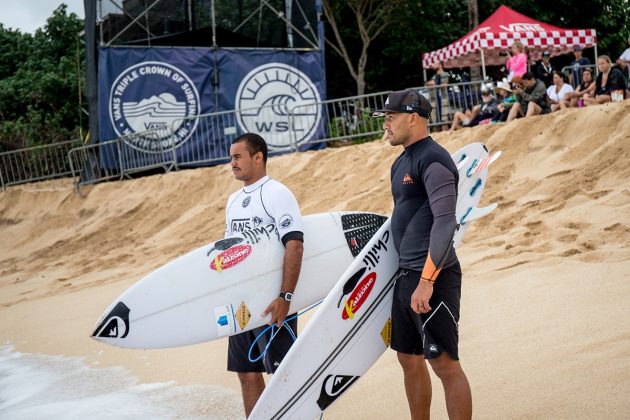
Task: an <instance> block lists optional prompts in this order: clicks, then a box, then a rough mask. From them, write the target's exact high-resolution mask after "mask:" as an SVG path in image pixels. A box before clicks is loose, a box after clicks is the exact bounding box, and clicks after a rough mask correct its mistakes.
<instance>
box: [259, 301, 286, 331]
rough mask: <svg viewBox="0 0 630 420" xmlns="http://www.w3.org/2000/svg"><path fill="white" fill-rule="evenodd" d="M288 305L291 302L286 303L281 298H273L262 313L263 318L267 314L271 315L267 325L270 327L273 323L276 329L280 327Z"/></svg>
mask: <svg viewBox="0 0 630 420" xmlns="http://www.w3.org/2000/svg"><path fill="white" fill-rule="evenodd" d="M290 304H291V302H289V301H286V300H284V299H283V298H281V297H277V298H275V299H274V300H273V301H272V302H271V303H270V304H269V306H267V309H265V311H264V312H263V313H262V316H263V317H265V316H267V314H271V319H270V320H269V322H268V323H267V324H268V325H271V324H273V323H275V324H276V325H277V326H278V328H280V327H282V323H283V322H284V320H285V318H286V317H287V314H288V313H289V305H290Z"/></svg>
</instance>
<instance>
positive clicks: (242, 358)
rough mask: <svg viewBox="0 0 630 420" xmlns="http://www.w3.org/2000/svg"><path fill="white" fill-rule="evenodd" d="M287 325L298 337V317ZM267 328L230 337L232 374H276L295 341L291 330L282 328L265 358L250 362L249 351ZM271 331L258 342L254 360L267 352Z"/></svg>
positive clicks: (229, 365)
mask: <svg viewBox="0 0 630 420" xmlns="http://www.w3.org/2000/svg"><path fill="white" fill-rule="evenodd" d="M293 315H295V314H293ZM293 315H288V316H287V318H291V317H292V316H293ZM287 324H288V325H289V326H290V327H291V329H292V330H293V333H294V334H295V336H296V337H297V317H296V318H293V319H292V320H291V321H289V322H287ZM265 328H267V325H263V326H261V327H258V328H255V329H253V330H250V331H245V332H244V333H240V334H237V335H233V336H230V337H229V344H228V363H227V370H229V371H230V372H241V373H244V372H267V373H274V372H275V371H276V369H277V368H278V366H279V365H280V362H282V359H283V358H284V356H285V355H286V354H287V353H288V352H289V349H290V348H291V346H292V345H293V341H294V340H293V337H292V336H291V333H290V332H289V330H287V328H286V327H282V328H281V329H280V331H279V332H278V334H276V336H275V337H274V338H273V341H272V342H271V345H270V346H269V348H268V349H267V353H265V356H264V357H263V358H261V359H260V360H258V361H256V362H250V361H249V349H250V347H251V346H252V343H253V342H254V340H256V337H258V335H259V334H260V333H262V331H263V330H264V329H265ZM271 331H272V330H271V329H269V330H268V331H267V332H266V333H265V334H264V335H263V336H262V337H261V338H259V339H258V341H257V342H256V345H255V346H254V348H253V349H252V352H251V353H252V354H251V358H252V360H256V359H258V358H259V356H260V354H261V353H262V352H263V351H264V350H265V347H266V346H267V343H268V342H269V339H270V338H271ZM273 331H274V333H275V332H276V331H277V327H276V328H274V330H273Z"/></svg>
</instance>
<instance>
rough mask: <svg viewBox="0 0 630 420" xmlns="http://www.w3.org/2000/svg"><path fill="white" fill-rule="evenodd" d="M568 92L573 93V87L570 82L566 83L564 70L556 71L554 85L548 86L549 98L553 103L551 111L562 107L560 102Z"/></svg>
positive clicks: (551, 103) (550, 102)
mask: <svg viewBox="0 0 630 420" xmlns="http://www.w3.org/2000/svg"><path fill="white" fill-rule="evenodd" d="M582 77H584V76H582ZM568 93H573V87H572V86H571V85H570V84H568V83H564V74H562V72H559V71H554V72H553V85H551V86H549V87H548V88H547V100H548V101H549V104H550V105H551V112H554V111H557V110H559V109H561V107H560V103H561V102H562V101H563V100H564V97H565V95H566V94H568Z"/></svg>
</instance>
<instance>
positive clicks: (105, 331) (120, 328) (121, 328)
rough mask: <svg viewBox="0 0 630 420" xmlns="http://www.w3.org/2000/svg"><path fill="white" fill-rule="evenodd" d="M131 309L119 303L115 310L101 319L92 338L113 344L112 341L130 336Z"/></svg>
mask: <svg viewBox="0 0 630 420" xmlns="http://www.w3.org/2000/svg"><path fill="white" fill-rule="evenodd" d="M129 312H130V309H129V308H128V307H127V305H125V304H124V303H123V302H118V303H117V304H116V305H115V306H114V308H113V309H112V310H111V311H109V312H107V311H105V314H106V315H104V316H102V317H101V319H100V322H98V323H97V327H96V329H95V330H94V332H93V333H92V338H94V339H95V340H99V341H104V342H109V343H111V341H110V340H111V339H117V338H118V339H123V338H125V337H127V334H129Z"/></svg>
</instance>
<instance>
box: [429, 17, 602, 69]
mask: <svg viewBox="0 0 630 420" xmlns="http://www.w3.org/2000/svg"><path fill="white" fill-rule="evenodd" d="M516 40H520V41H521V42H522V43H523V45H525V48H526V50H527V52H528V55H529V58H530V59H534V60H538V59H540V57H541V55H542V52H543V51H549V53H550V55H551V56H552V57H553V56H555V55H560V54H566V53H569V52H571V51H572V50H573V47H574V46H576V45H579V46H582V48H589V47H592V46H594V45H596V44H597V35H596V33H595V29H564V28H559V27H557V26H553V25H549V24H547V23H543V22H539V21H537V20H535V19H532V18H529V17H527V16H525V15H522V14H520V13H518V12H515V11H514V10H512V9H510V8H509V7H507V6H501V7H499V8H498V9H497V10H496V11H495V12H494V13H493V14H492V15H491V16H490V17H489V18H488V19H486V20H485V21H483V23H481V24H480V25H479V26H478V27H477V28H475V29H474V30H472V31H470V32H469V33H467V34H466V35H464V36H463V37H462V38H460V39H458V40H457V41H455V42H453V43H452V44H450V45H447V46H446V47H444V48H440V49H439V50H435V51H431V52H429V53H424V54H422V67H424V68H425V69H426V68H430V67H431V64H432V63H434V62H436V61H440V60H441V61H444V67H447V68H449V67H469V66H478V65H481V50H483V55H484V61H485V64H486V65H501V64H504V63H505V61H506V57H505V56H500V53H501V52H502V51H507V50H508V49H509V47H510V46H511V45H512V44H513V43H514V41H516Z"/></svg>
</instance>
